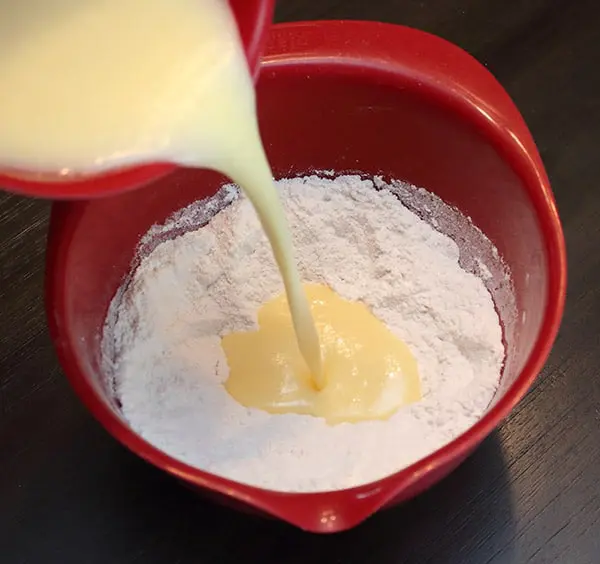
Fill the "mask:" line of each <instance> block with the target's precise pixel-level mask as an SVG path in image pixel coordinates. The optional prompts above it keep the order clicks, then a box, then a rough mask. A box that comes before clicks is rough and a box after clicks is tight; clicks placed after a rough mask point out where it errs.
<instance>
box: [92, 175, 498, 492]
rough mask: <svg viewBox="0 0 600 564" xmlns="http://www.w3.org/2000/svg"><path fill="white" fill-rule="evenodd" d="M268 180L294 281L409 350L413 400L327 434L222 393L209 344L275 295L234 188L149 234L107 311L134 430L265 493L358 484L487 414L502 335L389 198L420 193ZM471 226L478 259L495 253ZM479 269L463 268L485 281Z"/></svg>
mask: <svg viewBox="0 0 600 564" xmlns="http://www.w3.org/2000/svg"><path fill="white" fill-rule="evenodd" d="M278 184H279V189H280V191H281V196H282V198H283V202H284V206H285V209H286V212H287V215H288V218H289V221H290V223H291V228H292V231H293V236H294V240H295V245H296V255H297V257H296V258H297V261H298V264H299V268H300V273H301V276H302V278H303V280H305V281H307V282H322V283H325V284H328V285H329V286H330V287H331V288H333V289H334V290H335V291H336V292H337V293H339V294H340V295H341V296H342V297H344V298H347V299H352V300H361V301H363V302H364V303H365V304H367V305H368V306H369V307H370V308H371V310H372V311H373V313H374V314H375V315H376V316H377V317H378V318H379V319H381V320H382V321H384V322H385V323H386V324H387V325H388V327H389V328H390V329H391V330H392V331H393V332H394V333H395V334H396V335H397V336H398V337H400V338H401V339H402V340H404V341H405V342H406V343H407V344H408V345H409V346H410V348H411V350H412V352H413V354H414V355H415V357H416V359H417V361H418V364H419V371H420V375H421V378H422V387H423V392H424V398H423V400H422V401H420V402H419V403H417V404H414V405H411V406H408V407H405V408H403V409H401V410H400V411H398V412H397V413H396V414H395V415H394V416H392V418H391V419H389V420H388V421H372V422H363V423H358V424H350V423H344V424H341V425H337V426H328V425H327V424H326V423H325V422H324V421H323V420H322V419H317V418H313V417H310V416H299V415H276V416H274V415H270V414H267V413H265V412H262V411H259V410H255V409H247V408H245V407H242V406H241V405H239V404H237V403H236V402H235V401H234V400H233V399H232V398H231V397H230V396H229V395H228V394H227V392H226V391H225V389H224V387H223V386H222V382H224V380H225V379H226V378H227V372H228V368H227V363H226V359H225V357H224V354H223V351H222V349H221V346H220V335H223V334H224V333H227V332H229V331H239V330H244V329H251V328H256V311H257V309H258V307H259V306H260V305H261V304H262V303H263V302H264V301H265V300H267V299H268V298H270V297H272V296H274V295H276V294H279V293H281V292H282V291H283V288H282V282H281V278H280V275H279V272H278V271H277V268H276V266H275V263H274V260H273V258H272V255H271V251H270V248H269V245H268V242H267V240H266V237H265V236H264V234H263V232H262V230H261V228H260V225H259V223H258V220H257V218H256V215H255V213H254V210H253V209H252V207H251V205H250V203H249V201H248V200H247V199H246V198H244V197H242V196H239V195H238V193H237V191H236V190H235V189H233V188H232V187H228V188H224V189H223V190H221V192H220V193H219V194H218V195H217V196H215V198H213V199H211V200H210V201H208V202H207V201H204V202H198V203H196V204H193V205H192V206H190V207H189V208H186V209H185V210H183V211H181V212H179V213H178V214H176V215H175V216H174V217H173V218H171V220H170V221H169V222H167V224H166V225H164V226H157V227H155V228H153V229H152V230H151V231H150V233H149V234H148V235H147V236H146V237H145V238H144V240H143V241H142V244H141V246H140V256H141V257H142V260H141V262H140V264H139V266H138V267H137V269H136V270H135V272H134V274H133V275H132V277H131V278H130V279H129V280H128V281H127V282H126V283H125V284H124V286H123V288H122V289H121V291H120V292H119V293H117V295H116V297H115V299H114V300H113V302H112V304H111V308H110V311H109V314H108V317H107V322H106V327H105V333H104V339H103V349H104V361H105V367H106V370H107V373H109V374H110V375H111V383H112V385H113V386H114V390H115V393H116V395H117V397H118V398H119V400H120V402H121V405H122V410H123V413H124V415H125V417H126V419H127V420H128V421H129V423H130V424H131V426H132V427H133V429H135V430H136V431H137V432H138V433H139V434H140V435H142V436H143V437H144V438H145V439H146V440H147V441H149V442H150V443H153V444H154V445H156V446H157V447H158V448H160V449H162V450H163V451H165V452H166V453H168V454H170V455H171V456H173V457H175V458H179V459H181V460H183V461H185V462H187V463H189V464H191V465H193V466H196V467H199V468H202V469H203V470H206V471H209V472H212V473H214V474H218V475H221V476H225V477H227V478H231V479H234V480H237V481H240V482H244V483H247V484H252V485H255V486H261V487H266V488H270V489H275V490H285V491H322V490H333V489H341V488H347V487H351V486H356V485H359V484H363V483H366V482H370V481H373V480H376V479H379V478H382V477H384V476H387V475H389V474H392V473H394V472H396V471H398V470H400V469H401V468H403V467H405V466H407V465H409V464H411V463H413V462H415V461H417V460H418V459H420V458H422V457H424V456H426V455H428V454H430V453H431V452H433V451H434V450H436V449H438V448H439V447H441V446H443V445H444V444H446V443H447V442H449V441H450V440H452V439H454V438H455V437H456V436H458V435H459V434H460V433H462V432H463V431H465V430H466V429H467V428H469V427H470V426H471V425H472V424H473V423H474V422H475V421H476V420H477V419H478V418H479V417H480V416H481V415H482V413H483V412H484V411H485V410H486V408H487V407H488V405H489V404H490V402H491V400H492V398H493V396H494V392H495V390H496V388H497V386H498V381H499V378H500V373H501V369H502V363H503V358H504V347H503V344H502V329H501V327H500V323H499V319H498V315H497V313H496V311H495V309H494V304H493V302H492V299H491V297H490V294H489V293H488V291H487V289H486V287H485V286H484V283H483V281H482V280H481V279H480V278H478V277H477V276H475V275H474V274H471V273H469V272H466V271H465V270H463V269H462V268H461V267H460V266H459V248H458V247H457V245H456V244H455V243H454V242H453V241H452V239H450V238H449V237H447V236H446V235H442V234H441V233H439V232H437V231H436V230H435V229H433V228H432V227H431V226H430V225H429V223H426V222H425V221H423V220H422V219H420V218H419V217H418V216H417V215H415V214H414V213H413V212H411V211H409V210H408V208H406V207H405V206H404V205H402V204H401V203H400V201H399V199H398V197H397V195H400V196H401V197H402V194H403V193H404V195H406V194H407V193H408V192H410V193H411V194H412V196H414V195H415V194H417V193H418V192H417V191H415V190H416V189H413V188H411V187H408V186H407V185H402V184H400V183H396V184H395V186H392V187H388V186H387V185H385V184H384V183H383V182H382V181H381V180H376V181H375V185H377V187H378V188H379V189H378V190H376V189H375V186H374V183H373V181H369V180H361V179H360V177H358V176H345V177H340V178H337V179H333V180H332V179H324V178H317V177H315V176H312V177H306V178H303V179H302V178H299V179H291V180H282V181H279V183H278ZM412 196H411V197H412ZM428 197H429V198H431V195H429V194H428ZM437 202H438V203H437V204H435V205H436V206H438V207H440V206H441V209H442V211H444V209H446V210H449V209H450V208H449V207H448V206H445V205H444V204H441V203H439V200H437ZM223 208H224V209H223ZM425 208H426V209H427V212H429V211H430V210H429V208H428V207H427V206H425ZM221 209H222V211H219V210H221ZM217 211H218V213H217ZM215 213H216V215H214V214H215ZM452 213H454V214H456V211H455V210H452ZM213 215H214V217H213V218H212V219H211V221H210V223H208V225H206V226H205V227H202V228H201V229H198V227H199V226H201V225H202V224H203V223H205V222H206V221H207V220H208V219H209V218H210V217H212V216H213ZM434 215H435V214H434ZM438 215H439V214H438ZM440 217H441V216H440ZM463 219H464V218H463ZM430 222H432V223H434V224H435V225H437V220H436V219H435V217H433V218H432V219H431V220H430ZM468 225H469V226H470V227H469V229H471V230H472V232H473V233H475V234H476V237H475V239H476V240H477V241H479V243H480V244H481V245H480V246H481V249H482V250H481V256H482V257H483V256H484V255H485V256H490V255H493V254H494V252H493V251H495V249H493V247H492V246H491V243H490V242H489V241H487V239H485V237H484V236H483V235H482V234H481V233H480V232H479V231H478V230H477V229H476V228H474V227H473V226H472V225H471V224H470V223H468ZM193 229H196V230H193ZM174 235H178V236H176V237H175V238H173V237H174ZM484 247H485V248H484ZM490 249H491V250H492V252H489V251H490ZM486 253H487V254H486ZM496 256H497V255H496ZM482 260H483V259H482V258H481V257H475V258H474V259H473V260H472V261H471V262H474V263H475V265H477V264H479V270H477V266H475V267H474V268H475V271H477V272H479V274H480V275H483V276H484V277H486V276H488V275H490V270H489V264H488V266H486V265H485V264H484V262H482ZM492 270H493V269H492Z"/></svg>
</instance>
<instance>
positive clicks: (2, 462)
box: [0, 0, 600, 564]
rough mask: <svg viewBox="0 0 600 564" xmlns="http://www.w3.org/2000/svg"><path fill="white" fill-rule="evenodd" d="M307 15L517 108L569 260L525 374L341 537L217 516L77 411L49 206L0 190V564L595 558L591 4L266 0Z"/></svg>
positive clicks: (597, 386)
mask: <svg viewBox="0 0 600 564" xmlns="http://www.w3.org/2000/svg"><path fill="white" fill-rule="evenodd" d="M321 18H356V19H378V20H383V21H390V22H397V23H403V24H407V25H411V26H414V27H417V28H421V29H424V30H427V31H430V32H433V33H436V34H438V35H441V36H443V37H445V38H447V39H449V40H451V41H454V42H455V43H457V44H459V45H461V46H462V47H464V48H465V49H467V50H468V51H469V52H471V53H472V54H474V55H475V56H476V57H478V58H479V59H480V60H481V61H483V62H484V63H485V64H486V65H487V66H488V68H489V69H490V70H491V71H492V72H493V73H495V75H496V76H497V77H498V78H499V79H500V81H501V82H502V83H503V84H504V85H505V87H506V88H507V89H508V91H509V92H510V93H511V95H512V96H513V97H514V99H515V100H516V102H517V105H518V106H519V107H520V109H521V111H522V112H523V114H524V116H525V118H526V120H527V122H528V123H529V125H530V127H531V129H532V131H533V134H534V137H535V138H536V140H537V142H538V144H539V147H540V150H541V153H542V157H543V159H544V161H545V163H546V166H547V168H548V172H549V175H550V178H551V180H552V183H553V187H554V190H555V193H556V197H557V201H558V206H559V209H560V213H561V216H562V220H563V223H564V227H565V231H566V238H567V245H568V252H569V277H570V279H569V283H570V287H569V297H568V300H567V310H566V315H565V318H564V323H563V326H562V330H561V333H560V336H559V339H558V341H557V343H556V346H555V347H554V350H553V352H552V355H551V358H550V360H549V362H548V364H547V366H546V368H545V370H544V372H543V374H542V377H541V378H540V379H539V380H538V383H537V385H536V386H535V388H534V389H533V390H532V391H531V393H530V394H529V395H528V396H527V397H526V398H525V400H524V401H523V402H521V404H520V405H519V406H518V408H517V409H516V410H515V411H514V413H513V414H512V415H511V416H510V417H509V418H508V419H507V420H506V421H505V423H504V424H503V425H502V426H501V427H500V429H498V431H497V432H495V433H494V434H493V435H492V436H491V437H490V438H489V439H488V440H487V441H486V442H485V443H484V444H483V446H482V447H481V448H480V449H479V450H478V451H477V452H476V453H475V454H474V455H473V456H472V457H471V458H470V459H469V460H468V461H467V462H466V463H465V464H464V465H463V466H462V467H461V468H459V469H458V470H457V471H456V472H455V473H454V474H452V475H451V476H450V477H449V478H448V479H446V480H445V481H444V482H442V483H441V484H439V485H438V486H437V487H435V488H434V489H433V490H432V491H430V492H428V493H426V494H424V495H422V496H421V497H420V498H418V499H416V500H414V501H413V502H410V503H408V504H407V505H405V506H403V507H400V508H397V509H393V510H389V511H386V512H384V513H382V514H380V515H377V516H375V517H373V518H372V519H370V520H368V521H367V522H366V523H365V524H363V525H362V526H360V527H358V528H356V529H355V530H353V531H350V532H347V533H343V534H340V535H337V536H329V537H323V536H314V535H309V534H305V533H301V532H299V531H297V530H294V529H292V528H291V527H288V526H285V525H282V524H278V523H275V522H270V521H263V520H260V519H257V518H253V517H248V516H243V515H240V514H237V513H234V512H231V511H229V510H226V509H223V508H220V507H217V506H214V505H212V504H210V503H207V502H204V501H201V500H200V499H198V498H196V497H195V496H193V495H191V494H190V493H189V492H188V491H187V490H185V489H183V488H182V487H180V486H179V485H178V484H176V483H175V482H174V481H173V480H172V479H170V478H168V477H167V476H165V475H163V474H162V473H161V472H159V471H158V470H155V469H154V468H151V467H149V466H147V465H146V464H144V463H143V462H141V461H140V460H138V459H136V458H135V457H134V456H133V455H132V454H130V453H129V452H127V451H126V450H125V449H124V448H122V447H121V446H119V445H118V444H117V442H116V441H115V440H113V439H112V438H111V437H109V436H108V435H107V434H106V433H105V432H104V431H103V430H102V429H101V428H100V426H99V425H98V424H97V423H96V422H95V421H94V420H92V418H91V417H90V415H88V413H87V412H86V410H85V409H84V408H83V407H82V405H80V403H79V401H78V400H77V398H76V397H75V396H74V394H73V392H72V391H71V389H70V387H69V385H68V384H67V382H66V380H65V378H64V377H63V375H62V373H61V369H60V368H59V366H58V364H57V361H56V359H55V356H54V353H53V350H52V345H51V343H50V340H49V338H48V333H47V330H46V323H45V318H44V312H43V298H42V281H43V280H42V279H43V268H44V246H45V235H46V224H47V219H48V211H49V205H48V204H47V203H44V202H39V201H30V200H25V199H20V198H17V197H14V196H9V195H7V194H0V562H2V563H4V564H21V563H23V564H25V563H33V564H38V563H40V564H42V563H44V564H46V563H48V564H52V563H60V564H70V563H76V564H87V563H89V564H96V563H97V564H121V563H122V564H133V563H141V564H146V563H148V564H153V563H157V564H158V563H169V564H176V563H180V564H184V563H188V562H189V563H192V562H193V563H198V562H217V561H224V562H249V563H250V562H252V563H254V562H256V563H261V564H262V563H267V562H277V563H286V562H290V563H300V562H311V563H313V564H316V563H321V562H322V563H327V564H335V563H363V562H365V563H367V562H374V563H398V564H400V563H411V564H438V563H439V564H442V563H443V564H459V563H460V564H469V563H474V564H509V563H518V564H522V563H523V564H524V563H532V564H544V563H559V564H562V563H564V564H598V563H600V377H599V376H600V374H599V372H600V284H599V282H600V157H599V156H598V152H599V151H600V88H599V86H600V2H598V0H579V1H576V0H521V1H517V0H503V1H501V0H421V1H419V0H319V1H317V0H280V5H279V8H278V11H277V19H278V20H280V21H283V20H297V19H321ZM0 100H1V98H0ZM0 103H1V102H0Z"/></svg>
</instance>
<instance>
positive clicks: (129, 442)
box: [47, 22, 566, 532]
mask: <svg viewBox="0 0 600 564" xmlns="http://www.w3.org/2000/svg"><path fill="white" fill-rule="evenodd" d="M257 88H258V101H259V102H258V103H259V118H260V124H261V130H262V134H263V138H264V142H265V145H266V148H267V151H268V154H269V158H270V160H271V163H272V165H273V169H274V172H275V175H276V176H282V175H295V174H303V173H307V172H310V171H311V170H314V169H317V170H319V169H321V170H324V169H334V170H337V171H348V170H357V171H361V172H364V173H367V174H383V175H384V176H387V177H392V178H399V179H404V180H407V181H409V182H411V183H413V184H416V185H419V186H423V187H426V188H428V189H429V190H431V191H432V192H434V193H436V194H438V195H439V196H441V197H442V198H443V199H444V200H446V201H447V202H449V203H450V204H453V205H456V206H457V207H458V208H459V209H461V210H462V211H463V212H464V213H466V214H467V215H469V216H470V217H471V218H472V219H473V221H474V222H475V224H476V225H478V226H479V227H480V228H481V229H482V230H483V231H484V233H486V234H487V235H488V237H489V238H490V239H491V240H492V241H493V242H494V243H495V245H496V246H497V248H498V250H499V251H500V253H501V254H502V256H503V257H504V259H505V261H506V263H507V265H508V266H509V268H510V270H511V273H512V278H513V283H514V290H515V294H516V298H517V307H518V310H519V311H518V317H517V319H518V320H519V321H518V323H514V324H512V325H510V324H507V323H505V338H506V340H507V342H508V352H507V359H506V366H505V370H504V374H503V377H502V382H501V386H500V389H499V392H498V395H497V397H496V398H495V401H494V403H493V405H492V407H491V408H490V410H489V411H488V412H487V413H486V414H485V416H484V417H483V418H482V419H481V420H480V421H479V422H478V423H477V424H476V425H474V426H473V427H472V428H471V429H469V430H468V431H467V432H466V433H464V434H463V435H462V436H460V437H458V438H457V439H456V440H454V441H453V442H452V443H450V444H448V445H447V446H446V447H444V448H442V449H440V450H438V451H437V452H435V453H433V454H431V455H430V456H428V457H427V458H425V459H424V460H421V461H419V462H417V463H416V464H413V465H412V466H410V467H408V468H406V469H404V470H402V471H401V472H399V473H397V474H395V475H393V476H390V477H388V478H386V479H384V480H381V481H379V482H376V483H372V484H369V485H365V486H362V487H357V488H353V489H348V490H344V491H336V492H324V493H315V494H288V493H278V492H273V491H267V490H262V489H257V488H253V487H248V486H245V485H241V484H238V483H236V482H232V481H229V480H224V479H221V478H219V477H217V476H214V475H211V474H208V473H206V472H202V471H200V470H198V469H195V468H192V467H190V466H187V465H185V464H182V463H181V462H179V461H177V460H174V459H173V458H171V457H169V456H167V455H165V454H164V453H162V452H160V451H159V450H157V449H155V448H154V447H152V446H151V445H149V444H148V443H146V442H145V441H144V440H143V439H142V438H140V437H139V436H138V435H137V434H136V433H135V432H133V431H132V430H131V429H130V428H129V427H128V425H127V423H126V421H125V420H124V419H123V417H122V415H121V414H120V412H119V408H118V406H117V405H116V403H115V400H114V398H113V397H112V396H111V394H110V393H109V392H108V391H107V389H106V386H105V384H104V380H103V377H102V374H101V372H100V369H99V358H100V357H99V355H100V351H99V344H100V331H101V328H102V324H103V321H104V317H105V314H106V311H107V307H108V304H109V302H110V300H111V298H112V296H113V295H114V293H115V291H116V289H117V287H118V286H119V284H120V282H121V281H122V279H123V277H124V276H125V275H126V274H127V272H128V271H129V269H130V265H131V262H132V260H133V258H134V253H135V248H136V244H137V243H138V241H139V239H140V237H141V236H142V235H143V234H144V233H145V231H146V230H147V229H148V228H149V227H150V226H151V225H152V224H154V223H156V222H162V221H164V220H165V219H166V218H167V217H168V216H169V215H170V214H171V213H172V212H174V211H175V210H178V209H179V208H181V207H182V206H185V205H187V204H189V203H190V202H192V201H194V200H196V199H198V198H202V197H204V196H207V195H209V194H211V193H213V192H214V191H215V190H216V189H217V188H218V187H219V186H220V184H221V182H222V181H223V179H222V178H221V177H219V176H218V175H216V174H214V173H210V172H208V171H202V170H178V171H176V172H174V173H173V174H170V175H168V176H165V177H163V178H161V179H160V180H159V181H157V182H155V183H153V184H150V185H148V186H146V187H145V188H144V189H142V190H138V191H136V192H129V193H125V194H120V195H118V196H114V197H111V198H107V199H100V200H95V201H88V202H76V203H67V202H63V203H57V204H55V206H54V208H53V212H52V221H51V228H50V235H49V242H48V264H47V310H48V319H49V324H50V329H51V334H52V337H53V340H54V343H55V345H56V348H57V351H58V355H59V357H60V361H61V363H62V366H63V367H64V370H65V373H66V374H67V376H68V377H69V379H70V381H71V383H72V385H73V387H74V388H75V390H76V391H77V393H78V394H79V396H80V397H81V398H82V400H83V401H84V402H85V404H86V405H87V406H88V407H89V409H90V410H91V412H92V413H93V414H94V415H95V416H96V417H97V418H98V419H99V421H100V422H101V423H102V424H103V425H104V426H105V427H106V429H107V430H108V431H109V432H110V433H112V434H113V435H114V436H115V437H116V438H117V439H119V440H120V441H121V442H122V443H123V444H125V445H126V446H128V447H129V448H130V449H131V450H132V451H134V452H135V453H137V454H138V455H139V456H141V457H143V458H144V459H146V460H148V461H150V462H151V463H153V464H155V465H156V466H158V467H160V468H163V469H164V470H166V471H167V472H169V473H171V474H173V475H174V476H176V477H178V478H180V479H181V480H183V481H184V482H185V483H186V484H188V485H190V486H192V487H196V488H198V489H200V490H202V491H204V492H205V493H208V494H209V495H211V496H213V497H214V496H216V497H218V498H220V499H222V500H223V501H225V502H227V503H230V504H231V503H237V504H241V505H242V506H243V507H245V508H253V509H255V510H258V511H260V512H263V513H267V514H270V515H272V516H275V517H278V518H281V519H284V520H286V521H288V522H290V523H293V524H295V525H297V526H298V527H301V528H303V529H307V530H310V531H320V532H332V531H339V530H343V529H347V528H349V527H352V526H354V525H356V524H357V523H359V522H360V521H362V520H363V519H365V518H366V517H368V516H369V515H371V514H372V513H373V512H375V511H377V510H378V509H380V508H382V507H384V506H386V505H389V504H392V503H398V502H401V501H403V500H406V499H408V498H410V497H412V496H414V495H416V494H418V493H419V492H421V491H423V490H424V489H426V488H428V487H430V486H431V485H432V484H433V483H435V482H436V481H438V480H440V479H441V478H443V477H444V476H445V475H447V474H448V473H449V472H450V471H451V470H453V469H454V468H455V467H456V466H457V465H458V464H459V463H460V462H461V461H462V460H463V459H464V458H465V457H466V456H467V455H468V454H469V453H470V452H471V451H472V450H473V449H474V448H475V447H476V446H477V445H478V444H479V443H480V441H482V440H483V439H484V438H485V437H486V436H487V435H488V434H489V433H490V432H491V431H492V430H493V428H494V427H495V426H496V425H498V423H499V422H500V421H501V420H502V419H503V418H504V417H505V416H506V415H507V414H508V413H509V411H510V410H511V409H512V408H513V406H514V405H515V404H516V403H517V402H518V401H519V400H520V399H521V398H522V397H523V395H524V394H525V393H526V391H527V390H528V389H529V387H530V386H531V384H532V382H533V380H534V379H535V377H536V376H537V374H538V373H539V371H540V369H541V368H542V366H543V364H544V362H545V360H546V358H547V355H548V353H549V351H550V347H551V346H552V343H553V341H554V338H555V336H556V333H557V330H558V327H559V323H560V319H561V316H562V312H563V305H564V299H565V288H566V262H565V261H566V259H565V247H564V241H563V235H562V230H561V226H560V222H559V218H558V215H557V212H556V208H555V204H554V200H553V196H552V193H551V190H550V186H549V183H548V178H547V176H546V173H545V171H544V168H543V165H542V163H541V160H540V157H539V155H538V152H537V150H536V147H535V145H534V142H533V140H532V138H531V135H530V134H529V132H528V130H527V127H526V126H525V123H524V121H523V119H522V118H521V116H520V114H519V112H518V111H517V109H516V108H515V106H514V105H513V103H512V102H511V100H510V99H509V97H508V95H507V94H506V92H505V91H504V90H503V89H502V87H501V86H500V85H499V84H498V82H497V81H496V80H495V79H494V78H493V77H492V75H491V74H489V73H488V71H487V70H486V69H485V68H484V67H483V66H481V65H480V64H479V63H478V62H477V61H475V60H474V59H473V58H472V57H470V56H469V55H468V54H467V53H465V52H464V51H462V50H460V49H459V48H457V47H455V46H453V45H451V44H449V43H447V42H445V41H443V40H442V39H439V38H436V37H433V36H431V35H428V34H425V33H422V32H419V31H416V30H412V29H408V28H403V27H398V26H391V25H385V24H378V23H373V22H371V23H367V22H312V23H297V24H289V25H281V26H274V28H273V29H272V32H271V34H270V41H269V44H268V47H267V50H266V55H265V57H264V59H263V64H262V72H261V76H260V80H259V82H258V87H257ZM497 305H498V308H499V314H500V316H501V318H502V319H503V321H504V322H506V321H507V315H508V314H507V312H506V311H505V310H504V309H503V308H502V306H501V305H500V304H497ZM525 314H526V315H525ZM509 325H510V328H509ZM398 448H402V445H398ZM149 495H151V493H149ZM492 510H493V508H492Z"/></svg>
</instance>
